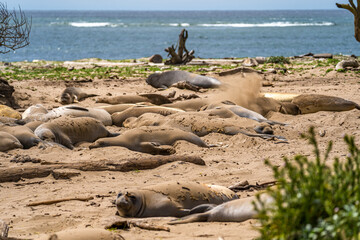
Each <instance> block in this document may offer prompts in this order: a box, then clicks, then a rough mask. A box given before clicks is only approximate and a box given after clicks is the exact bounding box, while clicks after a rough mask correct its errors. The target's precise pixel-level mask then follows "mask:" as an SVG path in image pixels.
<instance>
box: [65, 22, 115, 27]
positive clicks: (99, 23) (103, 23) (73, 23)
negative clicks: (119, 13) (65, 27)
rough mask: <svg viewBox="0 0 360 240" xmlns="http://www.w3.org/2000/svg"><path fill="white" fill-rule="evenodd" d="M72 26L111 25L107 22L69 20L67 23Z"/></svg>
mask: <svg viewBox="0 0 360 240" xmlns="http://www.w3.org/2000/svg"><path fill="white" fill-rule="evenodd" d="M69 24H70V25H71V26H73V27H107V26H111V23H109V22H71V23H69Z"/></svg>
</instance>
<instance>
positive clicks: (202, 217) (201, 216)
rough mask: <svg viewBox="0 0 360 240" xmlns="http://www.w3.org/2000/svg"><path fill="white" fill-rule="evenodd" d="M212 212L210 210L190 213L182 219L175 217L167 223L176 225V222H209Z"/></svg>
mask: <svg viewBox="0 0 360 240" xmlns="http://www.w3.org/2000/svg"><path fill="white" fill-rule="evenodd" d="M209 216H210V213H209V212H205V213H196V214H193V215H189V216H186V217H183V218H180V219H175V220H172V221H170V222H168V223H167V224H169V225H176V224H184V223H192V222H207V221H208V219H209Z"/></svg>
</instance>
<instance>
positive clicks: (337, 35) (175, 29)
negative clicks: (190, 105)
mask: <svg viewBox="0 0 360 240" xmlns="http://www.w3.org/2000/svg"><path fill="white" fill-rule="evenodd" d="M26 15H27V16H31V17H32V30H31V35H30V45H29V46H27V47H25V48H22V49H18V50H16V51H15V52H10V53H7V54H3V55H1V56H0V60H1V61H24V60H28V61H32V60H34V59H43V60H58V61H65V60H76V59H82V58H102V59H113V60H116V59H133V58H141V57H149V56H151V55H153V54H161V55H162V56H163V57H164V58H166V57H167V53H166V52H165V51H164V49H165V48H167V47H169V46H171V45H172V44H174V45H176V43H177V40H178V35H179V33H180V31H181V29H182V28H186V29H187V30H188V32H189V37H188V40H187V42H186V47H187V49H188V50H192V49H194V50H195V56H196V57H201V58H225V57H256V56H265V57H266V56H280V55H282V56H294V55H300V54H305V53H308V52H312V53H325V52H329V53H333V54H355V55H360V43H358V42H356V40H355V38H354V36H353V35H354V29H353V28H354V26H353V16H352V15H351V14H350V13H348V12H347V11H345V10H322V11H318V10H314V11H305V10H301V11H148V12H147V11H27V12H26Z"/></svg>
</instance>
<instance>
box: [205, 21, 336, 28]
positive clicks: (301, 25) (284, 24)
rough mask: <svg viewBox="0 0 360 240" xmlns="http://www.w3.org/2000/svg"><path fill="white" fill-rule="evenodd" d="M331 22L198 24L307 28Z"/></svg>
mask: <svg viewBox="0 0 360 240" xmlns="http://www.w3.org/2000/svg"><path fill="white" fill-rule="evenodd" d="M334 25H335V23H332V22H316V23H301V22H269V23H214V24H199V26H202V27H234V28H251V27H307V26H334Z"/></svg>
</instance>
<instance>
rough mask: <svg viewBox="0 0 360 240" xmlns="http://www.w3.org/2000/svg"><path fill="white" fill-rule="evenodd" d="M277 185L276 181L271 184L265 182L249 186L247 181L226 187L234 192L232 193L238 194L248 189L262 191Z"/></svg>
mask: <svg viewBox="0 0 360 240" xmlns="http://www.w3.org/2000/svg"><path fill="white" fill-rule="evenodd" d="M276 184H277V181H271V182H265V183H261V184H259V183H256V184H249V182H248V181H244V182H240V183H237V184H235V185H233V186H230V187H228V188H229V189H230V190H232V191H234V192H239V191H245V190H250V189H256V190H259V189H264V188H267V187H271V186H274V185H276Z"/></svg>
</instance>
